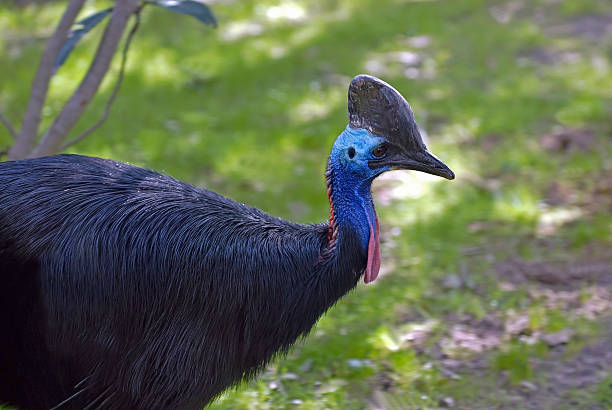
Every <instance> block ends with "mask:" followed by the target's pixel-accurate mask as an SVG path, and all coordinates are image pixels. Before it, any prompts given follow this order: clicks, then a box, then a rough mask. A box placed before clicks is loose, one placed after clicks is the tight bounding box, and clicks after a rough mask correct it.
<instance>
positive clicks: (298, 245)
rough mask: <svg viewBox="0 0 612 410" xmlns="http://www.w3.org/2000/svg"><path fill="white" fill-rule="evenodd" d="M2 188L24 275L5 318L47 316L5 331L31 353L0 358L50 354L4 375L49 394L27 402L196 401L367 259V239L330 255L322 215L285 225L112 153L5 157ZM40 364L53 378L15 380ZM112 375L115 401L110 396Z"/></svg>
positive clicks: (0, 268)
mask: <svg viewBox="0 0 612 410" xmlns="http://www.w3.org/2000/svg"><path fill="white" fill-rule="evenodd" d="M0 186H2V187H3V188H4V189H3V190H2V191H1V192H0V209H2V211H1V212H0V237H1V238H3V241H5V242H4V243H3V244H2V249H1V250H0V272H2V273H3V280H4V281H7V280H8V281H9V283H13V284H15V286H13V287H3V288H2V289H3V291H2V294H1V297H0V301H1V303H3V305H4V306H3V309H1V310H0V317H2V321H1V323H7V322H8V321H9V320H10V317H5V316H13V317H14V316H15V315H19V316H21V317H22V318H23V308H24V305H26V306H28V307H29V306H33V305H34V301H38V302H39V306H38V307H37V308H36V309H35V310H34V311H32V312H30V314H29V315H28V316H29V317H28V318H27V320H28V321H30V322H32V323H39V324H40V327H38V329H37V330H38V332H37V333H36V334H31V329H29V328H26V329H25V330H26V331H27V333H26V334H23V333H22V334H20V333H21V332H20V330H21V329H23V327H22V323H16V324H15V325H16V328H15V329H6V328H5V329H4V331H5V334H6V335H7V336H9V335H10V337H11V338H13V340H14V341H15V342H16V343H15V344H14V348H15V349H17V350H19V349H24V350H26V351H24V352H20V354H19V355H17V356H14V355H13V354H12V352H9V351H7V350H2V351H0V357H1V356H8V357H2V362H3V363H7V362H9V363H10V362H11V357H13V356H14V357H16V358H17V357H18V358H19V360H21V358H23V357H27V356H29V354H28V353H29V352H31V349H34V351H38V352H39V354H40V355H41V356H40V357H39V355H38V354H35V355H31V357H30V363H29V365H30V367H31V368H30V369H24V368H23V366H24V363H13V366H14V369H13V370H14V373H13V372H9V373H8V375H6V373H3V374H2V376H4V377H6V376H8V378H9V380H6V379H4V377H3V379H2V380H1V381H0V391H1V390H4V389H6V390H8V391H6V392H5V393H4V394H0V397H2V398H4V397H10V394H11V393H12V394H21V395H24V396H27V395H28V394H29V392H30V391H38V392H45V400H44V401H42V402H33V403H31V407H33V408H37V407H41V408H42V407H51V406H53V405H55V404H59V403H60V402H61V401H62V400H63V399H65V398H68V397H70V396H71V395H72V394H74V393H76V392H77V391H79V390H80V389H84V391H83V392H82V393H81V394H80V395H79V396H82V397H78V396H76V397H75V398H74V399H73V403H71V404H73V406H70V407H75V408H76V407H78V406H74V405H75V404H77V403H78V404H79V405H81V404H83V403H84V404H87V403H88V402H90V401H92V400H94V399H95V398H98V400H99V402H100V403H101V402H102V401H104V400H108V401H107V403H106V405H108V407H109V408H113V407H116V406H113V404H114V403H120V404H121V403H122V404H123V405H124V407H132V408H135V407H136V404H135V403H134V404H130V406H125V404H126V402H125V400H126V397H131V396H133V395H135V394H137V393H138V392H140V391H150V392H152V393H154V396H148V395H143V396H139V403H138V407H142V408H186V407H190V408H191V407H193V408H196V407H198V406H200V407H201V406H202V405H203V404H205V402H207V401H208V400H210V399H211V398H212V397H213V396H214V395H215V394H217V393H219V392H220V391H221V390H222V389H223V388H224V387H226V386H227V385H228V384H231V383H233V382H236V381H238V380H240V379H241V377H242V374H243V372H244V371H245V370H246V371H247V373H252V372H253V371H254V370H256V369H257V367H258V366H261V365H262V364H263V363H265V362H266V361H267V360H268V359H270V358H271V357H272V355H273V354H274V353H275V352H276V351H278V350H279V349H280V350H283V349H286V348H288V347H289V346H290V345H291V344H292V343H293V342H294V341H295V340H296V339H297V338H298V337H299V336H300V335H301V334H303V333H305V332H307V331H308V330H309V329H310V328H311V327H312V325H313V324H314V323H315V321H316V320H317V319H318V317H319V316H320V315H321V314H322V313H323V312H324V311H325V310H327V308H328V307H329V306H330V305H331V304H333V303H334V302H335V301H336V300H337V299H338V298H339V297H340V296H342V295H343V294H344V293H346V292H347V291H348V290H349V289H351V288H352V287H353V286H355V284H356V283H357V280H358V279H359V276H360V274H361V272H362V271H363V267H364V266H365V261H366V255H365V253H364V252H363V251H362V250H361V247H359V246H352V247H349V249H347V251H346V252H340V253H337V252H336V253H335V255H338V254H340V255H342V256H343V257H342V258H337V257H332V256H331V255H330V256H328V257H324V255H323V251H324V249H325V248H326V245H327V243H328V226H327V225H297V224H293V223H290V222H286V221H283V220H281V219H279V218H274V217H271V216H269V215H267V214H266V213H264V212H262V211H259V210H257V209H254V208H251V207H248V206H246V205H242V204H239V203H236V202H234V201H232V200H230V199H227V198H224V197H222V196H220V195H218V194H215V193H213V192H210V191H206V190H202V189H198V188H195V187H193V186H191V185H188V184H185V183H182V182H180V181H177V180H175V179H173V178H170V177H167V176H164V175H161V174H158V173H155V172H152V171H148V170H144V169H141V168H137V167H134V166H130V165H127V164H122V163H118V162H114V161H109V160H102V159H99V158H89V157H82V156H73V155H61V156H55V157H47V158H44V159H40V160H25V161H19V162H18V163H0ZM60 192H61V193H62V194H61V195H58V193H60ZM351 234H353V233H350V232H346V235H351ZM7 240H8V241H10V243H6V241H7ZM342 243H344V242H342ZM351 248H352V249H351ZM351 251H352V252H351ZM75 272H79V274H78V275H76V274H75ZM176 272H181V274H180V275H177V274H176ZM24 273H25V274H27V276H25V277H24ZM339 273H341V275H340V274H339ZM321 275H326V276H329V275H336V276H337V278H336V280H334V281H329V280H324V281H323V280H321V277H320V276H321ZM32 283H37V284H39V286H36V287H33V286H32ZM16 299H17V300H16ZM247 307H248V309H246V308H247ZM16 308H17V309H18V310H17V311H15V310H16ZM30 336H32V337H30ZM42 340H46V341H48V344H49V345H48V347H45V346H43V345H40V342H41V341H42ZM118 346H120V347H121V348H120V349H118V348H117V347H118ZM47 349H48V351H46V350H47ZM38 359H40V360H38ZM48 361H51V362H52V363H54V364H55V365H54V366H48ZM165 366H176V367H178V368H180V369H181V372H175V371H173V369H165ZM41 368H43V369H44V368H46V369H45V370H46V371H48V372H49V373H50V374H49V377H50V378H51V379H52V380H57V381H58V385H54V386H50V387H51V389H50V390H49V391H45V390H47V386H48V385H47V384H46V383H47V382H45V384H44V385H41V386H37V385H35V384H34V385H31V384H25V385H24V387H26V389H27V391H24V392H19V390H18V389H16V388H15V386H12V383H11V381H14V382H20V381H19V380H17V378H18V375H19V373H20V372H21V371H24V372H28V371H29V372H38V371H40V369H41ZM88 377H89V379H87V378H88ZM82 380H84V381H83V383H82V384H81V385H80V386H79V388H77V389H74V388H73V386H75V385H77V384H78V383H79V382H80V381H82ZM109 385H111V386H113V387H112V388H111V391H112V392H114V396H112V395H110V394H108V395H104V394H103V391H104V389H106V388H108V386H109ZM122 389H129V390H131V391H125V392H122V391H121V390H122ZM164 390H167V391H164ZM123 393H125V394H123ZM177 393H179V395H177ZM98 396H99V397H98ZM106 396H108V397H106ZM179 398H180V400H179ZM83 399H86V401H83ZM191 400H193V401H191Z"/></svg>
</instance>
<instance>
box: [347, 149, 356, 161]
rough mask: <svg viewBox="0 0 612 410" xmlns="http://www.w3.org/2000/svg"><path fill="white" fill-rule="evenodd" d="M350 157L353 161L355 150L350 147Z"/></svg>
mask: <svg viewBox="0 0 612 410" xmlns="http://www.w3.org/2000/svg"><path fill="white" fill-rule="evenodd" d="M348 156H349V158H350V159H353V157H354V156H355V148H353V147H350V148H349V149H348Z"/></svg>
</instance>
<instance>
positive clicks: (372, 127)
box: [327, 75, 455, 283]
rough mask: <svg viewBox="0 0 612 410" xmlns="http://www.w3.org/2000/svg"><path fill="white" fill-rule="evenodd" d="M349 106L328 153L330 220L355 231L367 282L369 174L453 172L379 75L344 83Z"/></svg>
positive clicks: (374, 265)
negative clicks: (429, 146)
mask: <svg viewBox="0 0 612 410" xmlns="http://www.w3.org/2000/svg"><path fill="white" fill-rule="evenodd" d="M348 112H349V124H348V126H347V127H346V129H345V130H344V131H343V132H342V133H341V134H340V135H339V136H338V138H337V139H336V142H335V143H334V146H333V148H332V152H331V155H330V162H329V166H330V170H329V172H328V174H327V175H328V185H329V186H330V188H329V190H328V194H329V196H330V204H331V208H332V218H331V219H330V225H335V224H336V220H337V222H338V223H339V224H341V223H345V224H350V225H352V227H353V228H354V230H355V231H356V232H357V234H358V235H359V238H360V239H361V241H362V245H363V246H364V249H365V250H366V251H367V255H368V260H367V265H366V269H365V274H364V280H365V282H366V283H369V282H372V281H373V280H374V279H376V276H377V275H378V271H379V269H380V263H381V258H380V240H379V235H378V234H379V232H378V230H379V229H378V217H377V216H376V211H375V209H374V204H373V202H372V197H371V194H370V184H371V182H372V180H373V179H374V178H376V177H377V176H378V175H380V174H382V173H383V172H385V171H390V170H394V169H411V170H416V171H422V172H427V173H429V174H433V175H437V176H440V177H443V178H446V179H454V178H455V174H454V173H453V171H451V170H450V168H448V167H447V166H446V165H445V164H444V163H443V162H442V161H440V160H439V159H438V158H436V157H435V156H434V155H433V154H432V153H431V152H429V151H428V150H427V147H426V146H425V144H424V143H423V139H422V138H421V134H420V133H419V128H418V126H417V124H416V121H415V119H414V114H413V113H412V110H411V109H410V105H408V103H407V102H406V100H405V99H404V97H402V95H401V94H400V93H399V92H397V91H396V90H395V89H394V88H393V87H391V86H390V85H389V84H387V83H385V82H384V81H381V80H379V79H378V78H376V77H372V76H369V75H359V76H357V77H355V78H354V79H353V81H351V84H350V86H349V92H348ZM332 237H333V235H332Z"/></svg>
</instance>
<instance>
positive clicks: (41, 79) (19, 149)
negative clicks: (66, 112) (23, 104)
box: [9, 0, 85, 159]
mask: <svg viewBox="0 0 612 410" xmlns="http://www.w3.org/2000/svg"><path fill="white" fill-rule="evenodd" d="M83 3H85V0H70V2H69V3H68V6H67V7H66V11H65V12H64V14H63V15H62V18H61V20H60V22H59V23H58V25H57V27H56V29H55V31H54V32H53V35H52V36H51V38H50V39H49V41H48V43H47V46H46V48H45V51H44V52H43V55H42V57H41V59H40V65H39V66H38V70H37V71H36V77H34V81H33V82H32V88H31V91H30V97H29V99H28V106H27V108H26V112H25V115H24V116H23V121H22V123H21V130H20V131H19V133H18V134H17V137H15V144H14V145H13V147H12V148H11V149H10V150H9V158H11V159H21V158H25V157H27V156H29V155H30V153H31V151H32V146H33V145H34V140H35V139H36V134H37V133H38V126H39V125H40V118H41V113H42V108H43V105H44V103H45V99H46V97H47V91H48V89H49V81H50V80H51V76H52V75H53V62H54V61H55V57H56V56H57V53H58V51H59V50H60V48H61V47H62V44H63V43H64V41H65V40H66V37H67V36H68V31H70V27H72V23H74V20H75V19H76V17H77V14H79V11H81V8H82V7H83Z"/></svg>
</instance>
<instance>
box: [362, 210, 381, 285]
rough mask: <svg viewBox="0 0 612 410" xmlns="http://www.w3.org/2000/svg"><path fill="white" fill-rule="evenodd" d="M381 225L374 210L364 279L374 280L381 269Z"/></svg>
mask: <svg viewBox="0 0 612 410" xmlns="http://www.w3.org/2000/svg"><path fill="white" fill-rule="evenodd" d="M379 232H380V227H379V225H378V215H376V211H374V223H373V224H372V221H370V239H369V241H368V264H367V265H366V271H365V275H364V276H363V281H364V282H365V283H370V282H373V281H374V280H375V279H376V277H377V276H378V272H379V271H380V236H379Z"/></svg>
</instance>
